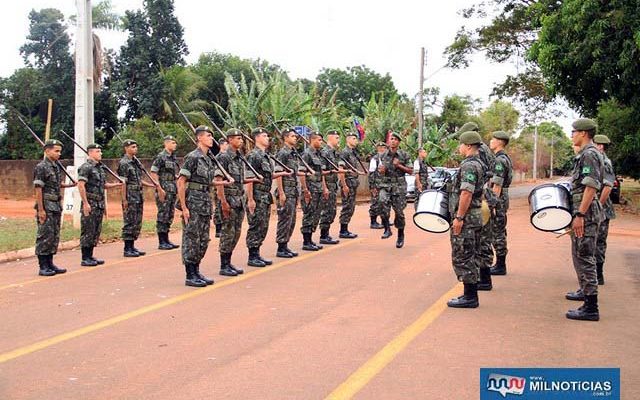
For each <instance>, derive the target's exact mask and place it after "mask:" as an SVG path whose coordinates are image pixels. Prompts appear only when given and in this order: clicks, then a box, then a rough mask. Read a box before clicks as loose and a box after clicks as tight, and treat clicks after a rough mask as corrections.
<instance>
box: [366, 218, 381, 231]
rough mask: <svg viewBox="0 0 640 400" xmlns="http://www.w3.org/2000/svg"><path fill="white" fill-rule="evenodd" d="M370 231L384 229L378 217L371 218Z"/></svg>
mask: <svg viewBox="0 0 640 400" xmlns="http://www.w3.org/2000/svg"><path fill="white" fill-rule="evenodd" d="M369 228H370V229H382V228H384V226H383V225H380V224H379V223H378V217H371V225H369Z"/></svg>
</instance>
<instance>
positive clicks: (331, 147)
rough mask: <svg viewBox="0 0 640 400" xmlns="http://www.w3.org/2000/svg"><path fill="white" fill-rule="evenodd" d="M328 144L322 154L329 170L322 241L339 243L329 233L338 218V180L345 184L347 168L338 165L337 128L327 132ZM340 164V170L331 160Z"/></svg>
mask: <svg viewBox="0 0 640 400" xmlns="http://www.w3.org/2000/svg"><path fill="white" fill-rule="evenodd" d="M326 136H327V139H326V140H327V145H326V146H325V147H323V148H322V150H321V151H320V154H321V155H322V160H323V161H324V165H325V171H329V173H328V174H327V175H324V181H325V186H326V190H323V192H322V203H321V206H322V210H321V212H320V243H321V244H338V243H340V241H339V240H335V239H333V238H332V237H331V236H330V235H329V229H331V224H332V223H333V221H334V220H335V219H336V212H337V207H338V205H337V198H338V186H339V185H338V181H340V183H341V184H343V185H344V172H345V170H344V169H343V168H341V167H339V166H338V151H337V147H338V142H339V141H340V134H339V133H338V131H336V130H331V131H329V132H327V135H326ZM329 161H331V163H333V164H334V165H336V166H338V170H337V171H336V170H335V167H334V166H333V165H332V164H331V163H330V162H329Z"/></svg>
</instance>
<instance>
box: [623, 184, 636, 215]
mask: <svg viewBox="0 0 640 400" xmlns="http://www.w3.org/2000/svg"><path fill="white" fill-rule="evenodd" d="M620 191H621V195H622V197H623V198H624V199H625V200H626V201H627V202H628V203H627V207H629V208H630V209H631V211H633V212H635V213H636V214H638V213H640V182H639V181H635V180H633V179H631V178H625V179H624V182H622V183H621V186H620Z"/></svg>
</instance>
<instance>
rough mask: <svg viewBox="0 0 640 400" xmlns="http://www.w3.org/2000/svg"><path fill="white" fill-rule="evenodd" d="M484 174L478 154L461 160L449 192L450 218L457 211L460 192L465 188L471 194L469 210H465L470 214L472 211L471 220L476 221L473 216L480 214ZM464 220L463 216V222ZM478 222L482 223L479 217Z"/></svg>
mask: <svg viewBox="0 0 640 400" xmlns="http://www.w3.org/2000/svg"><path fill="white" fill-rule="evenodd" d="M484 176H485V171H484V166H483V165H482V162H481V161H480V159H479V158H478V156H470V157H467V158H465V159H464V160H462V163H461V164H460V169H459V170H458V173H457V174H456V175H455V177H454V178H453V183H452V185H451V192H450V193H449V212H450V214H451V218H453V217H455V215H456V212H457V211H458V206H459V203H460V192H461V191H463V190H466V191H468V192H471V194H472V198H471V204H470V205H469V212H467V214H472V211H473V221H471V222H473V223H474V224H475V223H476V222H478V221H476V220H475V217H476V214H478V215H480V206H481V205H482V194H483V190H484V188H483V186H484V184H485V182H484V179H485V178H484ZM466 222H467V220H466V217H465V223H466ZM480 224H481V225H482V221H481V219H480Z"/></svg>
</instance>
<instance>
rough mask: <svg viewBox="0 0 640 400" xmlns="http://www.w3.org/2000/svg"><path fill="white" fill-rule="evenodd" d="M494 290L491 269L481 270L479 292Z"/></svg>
mask: <svg viewBox="0 0 640 400" xmlns="http://www.w3.org/2000/svg"><path fill="white" fill-rule="evenodd" d="M491 289H493V282H492V281H491V269H490V268H489V267H487V268H480V281H479V282H478V290H491Z"/></svg>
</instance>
